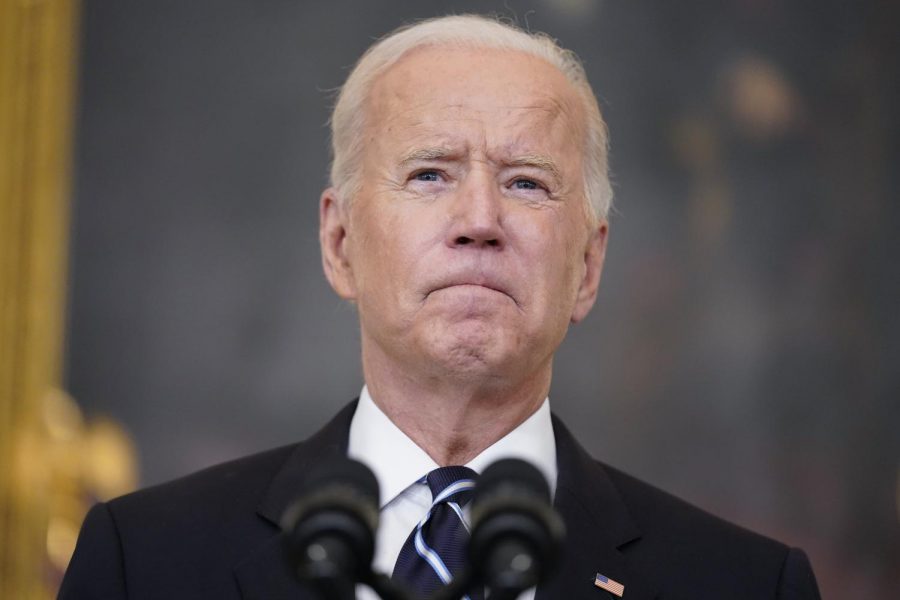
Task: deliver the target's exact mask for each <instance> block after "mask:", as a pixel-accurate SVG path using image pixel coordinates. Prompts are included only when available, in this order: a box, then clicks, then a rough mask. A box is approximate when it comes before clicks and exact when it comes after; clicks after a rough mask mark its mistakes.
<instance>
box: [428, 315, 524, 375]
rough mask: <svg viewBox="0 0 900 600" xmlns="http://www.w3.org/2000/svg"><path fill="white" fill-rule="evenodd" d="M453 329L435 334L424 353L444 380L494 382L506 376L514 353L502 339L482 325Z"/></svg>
mask: <svg viewBox="0 0 900 600" xmlns="http://www.w3.org/2000/svg"><path fill="white" fill-rule="evenodd" d="M455 329H456V330H455V331H452V332H447V331H445V332H443V333H437V335H436V337H435V338H433V339H432V340H430V342H431V343H429V344H427V350H426V352H425V353H426V354H427V356H428V357H429V361H430V362H431V363H432V364H434V365H437V366H438V369H440V370H441V371H443V374H444V375H445V376H446V375H450V376H459V377H461V378H464V379H467V380H472V379H484V378H491V379H493V378H498V377H500V376H501V374H505V373H508V372H509V369H510V366H511V363H512V362H513V361H512V360H511V359H512V358H513V357H514V355H515V353H514V352H512V349H511V348H510V344H509V340H506V339H503V338H504V337H505V336H503V335H498V332H497V330H496V329H494V330H491V328H490V327H486V326H484V325H482V326H481V327H478V328H473V330H469V331H460V330H459V329H458V328H455Z"/></svg>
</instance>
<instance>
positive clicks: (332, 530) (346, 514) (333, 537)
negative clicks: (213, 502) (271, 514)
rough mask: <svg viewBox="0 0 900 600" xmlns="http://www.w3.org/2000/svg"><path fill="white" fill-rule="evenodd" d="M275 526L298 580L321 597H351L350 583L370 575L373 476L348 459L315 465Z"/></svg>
mask: <svg viewBox="0 0 900 600" xmlns="http://www.w3.org/2000/svg"><path fill="white" fill-rule="evenodd" d="M281 526H282V529H283V540H284V551H285V555H286V557H287V559H288V562H289V566H290V568H291V570H292V571H293V572H294V574H295V575H296V576H297V577H298V578H299V579H300V580H301V581H303V582H305V583H307V584H308V585H309V586H310V587H312V588H313V589H314V590H316V591H317V592H318V593H319V594H320V596H321V597H323V598H328V599H334V600H344V599H348V600H349V599H352V598H354V597H355V590H354V586H355V584H356V583H357V582H362V581H367V580H369V579H370V578H371V573H372V571H371V568H372V557H373V555H374V553H375V531H376V529H377V528H378V481H377V480H376V479H375V475H374V474H373V473H372V471H371V470H369V468H368V467H366V466H365V465H364V464H362V463H360V462H357V461H355V460H351V459H349V458H342V459H340V460H335V461H326V462H323V463H320V464H319V465H317V466H316V467H315V469H314V470H312V471H311V472H310V474H309V476H308V477H307V478H306V479H305V481H304V484H303V492H302V494H301V495H300V497H299V498H298V499H297V500H296V501H295V502H294V503H293V504H291V505H290V506H289V507H288V509H287V510H286V511H285V513H284V517H283V518H282V522H281Z"/></svg>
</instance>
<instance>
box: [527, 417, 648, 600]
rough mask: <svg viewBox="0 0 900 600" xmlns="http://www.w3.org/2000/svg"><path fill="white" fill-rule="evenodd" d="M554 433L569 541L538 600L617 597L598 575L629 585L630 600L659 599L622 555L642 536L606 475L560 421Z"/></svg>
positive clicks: (560, 505)
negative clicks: (602, 585) (599, 581)
mask: <svg viewBox="0 0 900 600" xmlns="http://www.w3.org/2000/svg"><path fill="white" fill-rule="evenodd" d="M553 431H554V435H555V437H556V453H557V464H558V467H559V474H558V479H557V486H556V497H555V500H554V506H555V507H556V509H557V511H558V512H559V513H560V515H561V516H562V518H563V521H564V522H565V525H566V541H565V544H564V547H563V555H562V558H561V560H560V565H559V568H558V569H557V571H556V574H555V575H554V576H553V578H552V579H551V580H550V581H549V582H547V584H546V585H544V586H541V587H539V588H538V592H537V596H536V600H554V599H556V598H567V599H570V598H571V599H573V600H574V599H579V598H584V599H586V600H588V599H589V600H606V598H613V596H612V595H611V594H609V593H608V592H606V591H604V590H601V589H600V588H597V587H596V586H594V577H595V576H596V574H597V573H601V574H603V575H605V576H606V577H608V578H610V579H612V580H615V581H617V582H619V583H621V584H623V585H624V586H625V595H624V596H623V597H624V598H625V599H626V600H649V599H651V598H654V597H655V596H656V594H655V591H654V589H653V586H652V583H651V582H650V581H649V580H647V579H645V578H644V577H642V575H641V573H638V572H636V571H635V570H634V567H633V566H632V565H629V562H628V560H627V557H626V555H624V554H623V553H622V551H621V549H622V548H623V546H625V545H626V544H629V543H636V542H637V541H638V540H639V538H640V537H641V532H640V530H639V529H638V527H637V525H636V524H635V523H634V521H633V519H632V518H631V515H630V514H629V511H628V509H627V507H626V506H625V503H624V502H623V500H622V498H621V496H620V495H619V492H618V490H617V489H616V487H615V485H614V484H613V482H612V481H611V480H610V478H609V475H608V474H607V473H606V470H605V469H604V468H603V466H602V465H601V464H600V463H598V462H597V461H595V460H594V459H593V458H591V456H590V455H589V454H588V453H587V452H586V451H585V450H584V449H583V448H582V447H581V446H580V445H579V444H578V442H576V441H575V439H574V438H573V437H572V434H571V433H569V431H568V430H567V429H566V427H565V426H564V425H563V424H562V422H561V421H560V420H559V419H558V418H556V417H555V416H554V417H553Z"/></svg>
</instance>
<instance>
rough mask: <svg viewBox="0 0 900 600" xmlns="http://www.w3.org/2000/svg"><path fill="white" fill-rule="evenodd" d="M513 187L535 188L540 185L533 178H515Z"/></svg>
mask: <svg viewBox="0 0 900 600" xmlns="http://www.w3.org/2000/svg"><path fill="white" fill-rule="evenodd" d="M513 187H514V188H516V189H517V190H536V189H538V188H539V187H540V186H539V185H538V183H537V182H536V181H534V180H533V179H516V180H515V181H513Z"/></svg>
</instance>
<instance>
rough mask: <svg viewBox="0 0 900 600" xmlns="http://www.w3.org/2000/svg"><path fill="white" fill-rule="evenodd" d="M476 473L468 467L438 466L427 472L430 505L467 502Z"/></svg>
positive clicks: (473, 485) (426, 479)
mask: <svg viewBox="0 0 900 600" xmlns="http://www.w3.org/2000/svg"><path fill="white" fill-rule="evenodd" d="M476 477H478V474H477V473H475V471H473V470H472V469H470V468H468V467H440V468H438V469H435V470H434V471H431V472H430V473H428V475H426V476H425V481H426V482H427V483H428V487H429V488H431V498H432V501H431V503H432V505H434V504H438V503H440V502H456V503H457V504H459V505H460V506H462V505H463V504H465V503H466V502H468V500H469V498H471V496H472V489H473V488H474V487H475V478H476Z"/></svg>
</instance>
